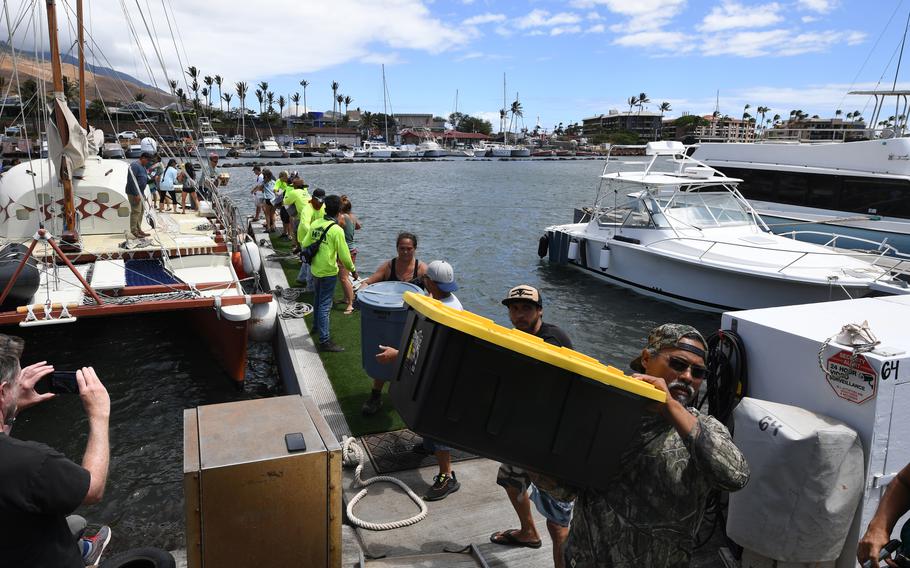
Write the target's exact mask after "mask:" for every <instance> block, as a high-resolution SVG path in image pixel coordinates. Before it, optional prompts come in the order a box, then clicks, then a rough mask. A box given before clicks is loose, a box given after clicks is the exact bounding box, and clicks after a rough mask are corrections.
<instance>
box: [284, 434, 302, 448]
mask: <svg viewBox="0 0 910 568" xmlns="http://www.w3.org/2000/svg"><path fill="white" fill-rule="evenodd" d="M284 445H285V446H287V448H288V451H289V452H303V451H306V441H304V439H303V433H302V432H292V433H290V434H285V435H284Z"/></svg>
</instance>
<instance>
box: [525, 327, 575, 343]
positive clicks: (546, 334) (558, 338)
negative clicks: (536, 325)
mask: <svg viewBox="0 0 910 568" xmlns="http://www.w3.org/2000/svg"><path fill="white" fill-rule="evenodd" d="M534 335H536V336H537V337H539V338H541V339H543V340H544V341H546V342H547V343H549V344H551V345H555V346H556V347H567V348H569V349H573V347H572V340H571V339H569V336H568V335H566V332H564V331H563V330H561V329H560V328H559V327H557V326H555V325H553V324H552V323H546V322H543V323H541V324H540V329H539V330H537V333H535V334H534Z"/></svg>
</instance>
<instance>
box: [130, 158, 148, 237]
mask: <svg viewBox="0 0 910 568" xmlns="http://www.w3.org/2000/svg"><path fill="white" fill-rule="evenodd" d="M151 159H152V156H151V155H150V154H146V153H143V154H142V155H140V156H139V158H138V159H137V160H136V161H135V162H133V163H132V164H130V169H129V172H128V173H127V176H126V198H127V199H128V200H129V202H130V233H131V234H132V236H133V237H135V238H137V239H140V238H142V237H147V236H149V234H148V233H146V232H145V231H143V230H142V214H143V212H144V211H145V199H144V198H143V193H144V192H145V187H146V185H148V179H149V177H148V166H149V162H150V161H151Z"/></svg>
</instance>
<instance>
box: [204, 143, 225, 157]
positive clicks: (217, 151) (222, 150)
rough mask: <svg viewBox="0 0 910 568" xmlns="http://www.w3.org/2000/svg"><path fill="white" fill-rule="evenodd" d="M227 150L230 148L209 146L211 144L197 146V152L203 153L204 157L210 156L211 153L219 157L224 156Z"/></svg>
mask: <svg viewBox="0 0 910 568" xmlns="http://www.w3.org/2000/svg"><path fill="white" fill-rule="evenodd" d="M228 152H230V149H229V148H225V147H223V146H222V147H220V148H219V147H214V148H213V147H211V146H199V153H200V154H203V155H204V156H206V157H207V156H210V155H212V154H215V155H216V156H218V157H219V158H226V157H227V155H228Z"/></svg>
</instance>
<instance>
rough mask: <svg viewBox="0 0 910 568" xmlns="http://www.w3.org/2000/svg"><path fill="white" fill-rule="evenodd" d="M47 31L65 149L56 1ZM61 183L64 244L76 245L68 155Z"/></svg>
mask: <svg viewBox="0 0 910 568" xmlns="http://www.w3.org/2000/svg"><path fill="white" fill-rule="evenodd" d="M47 29H48V38H49V39H50V49H51V71H52V73H53V77H54V123H55V124H56V125H57V132H58V133H59V134H60V143H61V144H62V146H63V147H64V148H65V147H66V146H67V144H69V139H70V131H69V125H68V124H67V123H66V117H65V116H64V115H63V111H62V110H61V106H64V107H65V106H66V95H65V93H64V92H63V68H62V66H61V63H60V47H59V45H58V44H57V10H56V3H55V1H54V0H47ZM80 33H81V28H80ZM58 171H59V173H60V183H61V184H62V185H63V234H62V235H60V241H61V242H62V243H76V242H78V241H79V234H78V233H77V232H76V205H75V201H74V199H73V180H72V178H71V175H72V172H70V171H69V165H68V164H67V160H66V155H65V154H63V155H61V156H60V167H59V170H58Z"/></svg>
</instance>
